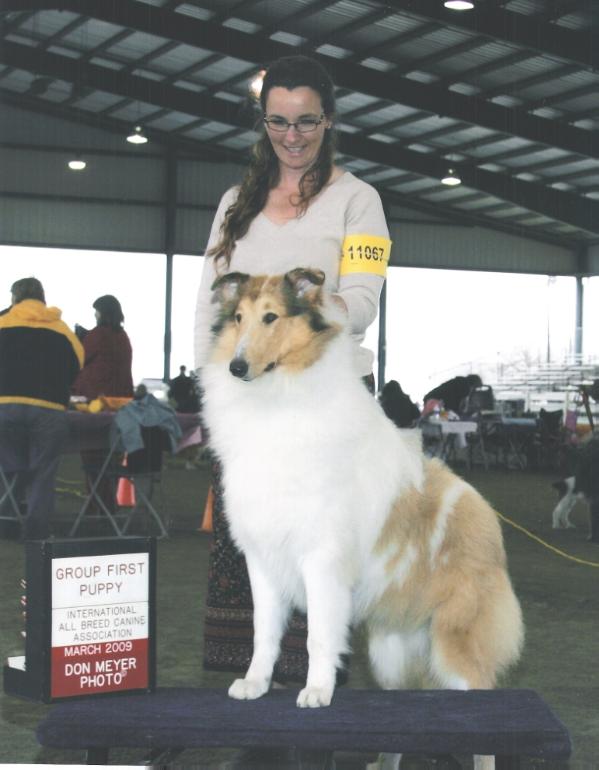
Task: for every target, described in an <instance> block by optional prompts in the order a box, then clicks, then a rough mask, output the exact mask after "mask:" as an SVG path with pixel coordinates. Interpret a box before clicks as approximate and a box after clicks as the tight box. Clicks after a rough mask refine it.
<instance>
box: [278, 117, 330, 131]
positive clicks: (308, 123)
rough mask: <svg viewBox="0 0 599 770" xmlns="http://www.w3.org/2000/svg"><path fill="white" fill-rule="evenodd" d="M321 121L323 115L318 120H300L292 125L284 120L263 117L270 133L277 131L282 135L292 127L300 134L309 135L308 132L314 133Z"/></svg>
mask: <svg viewBox="0 0 599 770" xmlns="http://www.w3.org/2000/svg"><path fill="white" fill-rule="evenodd" d="M323 120H324V114H322V115H321V116H320V117H319V118H300V119H299V120H296V121H295V122H293V123H290V122H289V121H288V120H285V118H279V117H274V118H267V117H266V115H265V116H264V122H265V123H266V125H267V126H268V128H270V130H271V131H278V132H280V133H282V134H283V133H285V132H287V131H289V129H290V128H291V127H292V126H293V128H294V129H295V130H296V131H298V132H299V133H300V134H309V133H310V131H316V129H317V128H318V126H319V125H320V124H321V123H322V121H323Z"/></svg>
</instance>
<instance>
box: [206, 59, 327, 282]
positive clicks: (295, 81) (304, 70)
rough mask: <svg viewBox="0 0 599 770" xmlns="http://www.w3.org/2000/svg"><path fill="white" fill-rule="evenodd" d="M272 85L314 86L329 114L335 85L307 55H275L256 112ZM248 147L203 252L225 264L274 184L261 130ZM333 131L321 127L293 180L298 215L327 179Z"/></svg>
mask: <svg viewBox="0 0 599 770" xmlns="http://www.w3.org/2000/svg"><path fill="white" fill-rule="evenodd" d="M275 86H282V87H283V88H287V89H289V90H292V89H293V88H298V87H300V86H307V87H309V88H312V89H313V90H314V91H316V92H317V93H318V94H319V96H320V99H321V102H322V110H323V112H324V114H325V116H326V117H327V118H328V119H331V118H332V117H333V115H334V113H335V94H334V90H335V87H334V85H333V81H332V80H331V78H330V76H329V74H328V73H327V71H326V70H325V69H324V67H322V66H321V65H320V64H319V63H318V62H317V61H316V60H315V59H311V58H309V57H307V56H286V57H284V58H282V59H277V61H275V62H274V63H273V64H272V65H271V66H270V67H269V68H268V70H267V72H266V75H265V77H264V82H263V85H262V92H261V94H260V104H261V106H262V111H263V112H265V111H266V100H267V97H268V92H269V91H270V89H271V88H274V87H275ZM262 132H263V133H262V136H261V137H260V139H259V140H258V141H257V142H256V144H255V145H254V147H253V148H252V157H251V159H250V164H249V166H248V169H247V171H246V173H245V176H244V178H243V180H242V182H241V185H240V187H239V193H238V195H237V198H236V200H235V202H234V203H233V204H231V206H229V208H228V209H227V211H226V213H225V218H224V220H223V224H222V226H221V233H220V239H219V240H218V243H216V245H215V246H213V247H212V248H211V249H209V251H208V252H207V256H210V257H215V259H216V260H217V261H218V260H224V262H225V265H226V268H227V269H228V267H229V265H230V262H231V256H232V254H233V250H234V248H235V244H236V243H237V241H238V240H239V239H240V238H243V236H244V235H245V234H246V233H247V231H248V229H249V227H250V225H251V223H252V221H253V220H254V219H255V217H256V216H257V215H258V214H259V213H260V212H261V211H262V209H263V208H264V206H265V205H266V201H267V199H268V193H269V192H270V190H272V189H273V188H274V187H276V186H277V184H278V183H279V176H280V171H279V161H278V158H277V156H276V155H275V152H274V150H273V148H272V145H271V143H270V139H269V138H268V136H267V134H266V131H265V130H264V128H262ZM335 146H336V140H335V132H334V130H333V129H332V128H329V129H326V130H325V133H324V138H323V141H322V144H321V146H320V151H319V153H318V157H317V158H316V161H315V162H314V164H313V165H312V166H311V167H310V168H309V169H308V170H307V171H306V172H305V174H304V175H303V176H302V178H301V179H300V182H299V195H298V200H297V204H296V205H297V207H298V210H299V214H300V216H301V215H302V214H304V213H305V212H306V210H307V208H308V206H309V205H310V202H311V201H312V200H313V199H314V198H315V197H316V196H317V195H318V194H319V193H320V191H321V190H322V189H323V187H324V186H325V185H326V184H327V183H328V181H329V179H330V177H331V173H332V171H333V161H334V157H335Z"/></svg>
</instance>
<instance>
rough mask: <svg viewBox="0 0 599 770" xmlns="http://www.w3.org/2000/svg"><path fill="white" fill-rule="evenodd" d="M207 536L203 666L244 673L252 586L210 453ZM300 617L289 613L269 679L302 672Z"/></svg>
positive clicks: (300, 677) (294, 677) (298, 676)
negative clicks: (209, 529)
mask: <svg viewBox="0 0 599 770" xmlns="http://www.w3.org/2000/svg"><path fill="white" fill-rule="evenodd" d="M212 487H213V490H214V509H213V523H212V526H213V541H212V547H211V550H210V562H209V568H208V595H207V600H206V618H205V630H204V668H205V669H207V670H210V671H233V672H243V673H245V671H246V669H247V667H248V666H249V664H250V660H251V657H252V651H253V646H254V645H253V635H254V624H253V620H252V618H253V613H254V606H253V604H252V591H251V588H250V581H249V577H248V572H247V567H246V564H245V558H244V556H243V555H242V554H241V553H240V552H239V550H238V549H237V547H236V545H235V544H234V543H233V540H232V539H231V535H230V534H229V528H228V525H227V520H226V517H225V513H224V505H223V487H222V468H221V465H220V463H219V461H218V460H217V459H216V458H215V457H214V456H213V458H212ZM307 636H308V629H307V622H306V616H305V615H304V614H301V613H299V612H295V613H294V614H293V615H292V617H291V620H290V623H289V626H288V630H287V633H286V634H285V636H284V637H283V641H282V644H281V654H280V656H279V659H278V661H277V664H276V667H275V672H274V679H275V681H277V682H280V683H285V682H301V683H304V682H305V680H306V675H307V672H308V651H307V649H306V640H307Z"/></svg>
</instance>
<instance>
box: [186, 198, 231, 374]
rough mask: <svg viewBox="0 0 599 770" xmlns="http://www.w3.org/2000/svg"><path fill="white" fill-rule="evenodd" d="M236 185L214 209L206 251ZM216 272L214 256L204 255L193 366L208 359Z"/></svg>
mask: <svg viewBox="0 0 599 770" xmlns="http://www.w3.org/2000/svg"><path fill="white" fill-rule="evenodd" d="M237 190H238V188H237V187H232V188H231V189H230V190H227V192H226V193H225V194H224V195H223V197H222V198H221V200H220V203H219V205H218V208H217V210H216V214H215V216H214V221H213V222H212V227H211V229H210V237H209V239H208V245H207V246H206V251H208V250H209V249H211V248H212V247H213V246H214V245H215V244H216V243H217V242H218V239H219V238H220V229H221V226H222V223H223V221H224V218H225V214H226V212H227V209H228V208H229V206H230V205H231V204H232V203H233V201H234V200H235V197H236V195H237ZM216 277H217V272H216V267H215V264H214V257H208V256H204V267H203V269H202V278H201V280H200V286H199V289H198V295H197V300H196V312H195V326H194V360H195V368H196V369H199V368H201V367H202V366H203V365H204V364H205V363H206V361H207V359H208V354H209V351H210V345H211V343H212V326H213V324H214V321H215V320H216V312H217V306H216V304H215V303H214V301H213V294H212V284H213V283H214V281H215V280H216Z"/></svg>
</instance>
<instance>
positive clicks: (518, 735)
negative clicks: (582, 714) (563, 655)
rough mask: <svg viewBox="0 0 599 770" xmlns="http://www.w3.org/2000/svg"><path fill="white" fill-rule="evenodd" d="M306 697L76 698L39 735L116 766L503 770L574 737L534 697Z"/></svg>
mask: <svg viewBox="0 0 599 770" xmlns="http://www.w3.org/2000/svg"><path fill="white" fill-rule="evenodd" d="M296 697H297V691H291V690H273V691H271V692H270V693H268V694H267V695H265V696H264V697H263V698H260V699H258V700H255V701H237V700H233V699H231V698H229V697H228V696H227V694H226V692H225V691H224V690H212V689H195V688H180V687H174V688H171V687H166V688H158V689H157V690H156V691H155V692H154V693H152V694H141V695H122V696H117V697H111V698H94V699H82V700H70V701H65V702H62V703H59V704H58V705H55V706H53V707H52V709H51V710H50V712H49V713H48V715H47V716H46V718H45V719H44V720H43V721H42V722H41V723H40V724H39V726H38V729H37V737H38V740H39V742H40V743H41V744H42V745H43V746H47V747H51V748H55V749H85V750H86V751H87V752H88V753H87V761H88V764H107V763H108V758H109V751H110V749H113V748H139V749H144V750H146V751H151V752H152V751H156V750H160V751H162V750H164V749H166V748H177V750H178V751H179V752H180V751H181V750H183V749H197V748H206V747H266V746H268V747H282V748H295V749H298V750H300V751H301V750H309V751H312V752H314V751H315V750H316V751H323V752H333V751H336V750H337V751H344V752H352V751H355V752H398V753H407V754H427V755H443V754H459V755H465V754H491V755H495V757H496V769H497V770H507V768H510V770H512V769H513V768H517V767H518V766H519V760H520V759H521V758H524V757H532V758H539V759H566V758H567V757H569V756H570V752H571V745H570V737H569V735H568V731H567V730H566V728H565V727H564V725H563V724H562V723H561V722H560V721H559V720H558V719H557V717H556V716H555V715H554V714H553V713H552V712H551V710H550V709H549V707H548V706H547V704H546V703H545V702H544V701H543V700H542V699H541V697H540V696H539V695H538V694H537V693H536V692H534V691H532V690H470V691H468V692H461V691H455V690H402V691H397V690H393V691H391V690H386V691H385V690H350V689H347V688H340V689H338V690H337V691H336V693H335V696H334V698H333V703H332V704H331V706H329V707H328V708H321V709H299V708H297V707H296V705H295V700H296Z"/></svg>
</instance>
